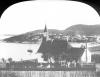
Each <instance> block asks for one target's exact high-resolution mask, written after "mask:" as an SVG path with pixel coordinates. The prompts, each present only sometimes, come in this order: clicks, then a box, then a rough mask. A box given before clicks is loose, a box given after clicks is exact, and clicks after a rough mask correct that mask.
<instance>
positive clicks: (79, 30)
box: [63, 24, 100, 36]
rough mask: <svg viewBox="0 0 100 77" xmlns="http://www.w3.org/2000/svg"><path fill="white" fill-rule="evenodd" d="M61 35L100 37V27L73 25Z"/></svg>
mask: <svg viewBox="0 0 100 77" xmlns="http://www.w3.org/2000/svg"><path fill="white" fill-rule="evenodd" d="M63 34H69V35H76V34H80V35H87V36H92V35H100V25H82V24H78V25H73V26H71V27H69V28H67V29H65V30H64V33H63Z"/></svg>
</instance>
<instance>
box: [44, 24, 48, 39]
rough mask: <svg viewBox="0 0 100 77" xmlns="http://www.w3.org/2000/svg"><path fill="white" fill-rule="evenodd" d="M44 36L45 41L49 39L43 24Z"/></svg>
mask: <svg viewBox="0 0 100 77" xmlns="http://www.w3.org/2000/svg"><path fill="white" fill-rule="evenodd" d="M43 36H44V38H45V39H46V41H47V40H48V39H49V36H48V30H47V27H46V25H45V28H44V34H43Z"/></svg>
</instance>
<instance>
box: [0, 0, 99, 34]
mask: <svg viewBox="0 0 100 77" xmlns="http://www.w3.org/2000/svg"><path fill="white" fill-rule="evenodd" d="M45 24H46V25H47V27H48V28H49V29H59V30H63V29H66V28H67V27H69V26H71V25H75V24H100V17H99V15H98V13H97V12H96V11H95V10H94V9H93V8H92V7H91V6H89V5H86V4H84V3H80V2H75V1H64V0H63V1H60V0H58V1H57V0H55V1H49V2H48V1H43V2H42V1H26V2H21V3H17V4H14V5H12V6H10V7H9V8H8V9H7V10H5V12H4V13H3V14H2V16H1V19H0V34H21V33H25V32H28V31H33V30H36V29H43V28H44V26H45Z"/></svg>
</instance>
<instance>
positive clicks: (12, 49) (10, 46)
mask: <svg viewBox="0 0 100 77" xmlns="http://www.w3.org/2000/svg"><path fill="white" fill-rule="evenodd" d="M39 46H40V44H18V43H3V42H1V43H0V58H5V59H7V58H10V57H11V58H13V59H14V60H21V59H24V60H26V59H32V58H36V57H38V56H39V55H36V54H35V53H36V52H37V50H38V48H39ZM28 49H32V50H33V53H29V52H27V50H28ZM34 54H35V55H34Z"/></svg>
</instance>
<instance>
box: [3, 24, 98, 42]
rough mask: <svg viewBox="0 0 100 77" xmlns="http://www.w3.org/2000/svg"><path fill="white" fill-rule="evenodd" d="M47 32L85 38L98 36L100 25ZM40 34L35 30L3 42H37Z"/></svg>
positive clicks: (41, 31) (79, 25)
mask: <svg viewBox="0 0 100 77" xmlns="http://www.w3.org/2000/svg"><path fill="white" fill-rule="evenodd" d="M48 32H49V34H51V35H53V34H56V35H59V34H61V33H62V34H63V35H70V36H73V35H76V34H80V35H87V36H91V35H100V25H82V24H78V25H73V26H70V27H69V28H67V29H65V30H56V29H48ZM41 33H43V30H35V31H31V32H27V33H24V34H20V35H17V36H13V37H10V38H6V39H4V40H3V41H5V42H17V43H32V42H37V41H38V40H39V39H40V38H41V37H42V34H41Z"/></svg>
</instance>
